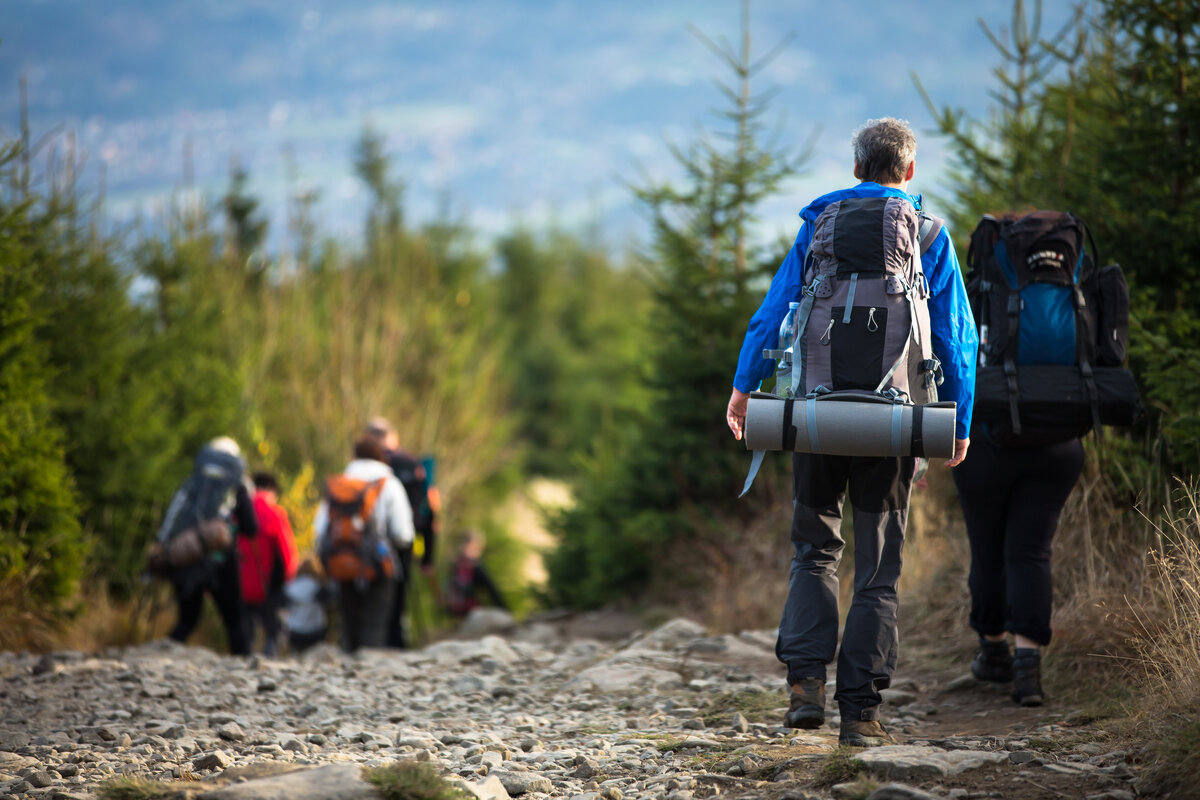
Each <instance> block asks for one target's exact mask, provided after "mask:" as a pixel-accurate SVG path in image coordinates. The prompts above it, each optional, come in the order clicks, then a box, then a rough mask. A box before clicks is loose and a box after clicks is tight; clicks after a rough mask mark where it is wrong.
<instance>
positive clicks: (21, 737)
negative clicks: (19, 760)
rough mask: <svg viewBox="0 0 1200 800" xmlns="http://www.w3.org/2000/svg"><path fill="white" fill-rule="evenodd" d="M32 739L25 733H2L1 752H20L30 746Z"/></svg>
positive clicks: (0, 735) (0, 734)
mask: <svg viewBox="0 0 1200 800" xmlns="http://www.w3.org/2000/svg"><path fill="white" fill-rule="evenodd" d="M29 741H30V737H29V734H28V733H25V732H23V731H0V750H20V749H21V748H22V747H28V746H29Z"/></svg>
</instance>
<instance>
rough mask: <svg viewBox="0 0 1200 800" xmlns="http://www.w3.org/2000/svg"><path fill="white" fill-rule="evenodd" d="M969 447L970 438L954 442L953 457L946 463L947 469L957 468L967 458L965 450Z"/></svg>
mask: <svg viewBox="0 0 1200 800" xmlns="http://www.w3.org/2000/svg"><path fill="white" fill-rule="evenodd" d="M970 446H971V438H970V437H969V436H968V437H967V438H966V439H955V440H954V455H953V456H952V457H951V458H950V459H949V460H947V461H946V466H947V467H957V466H958V465H959V464H961V463H962V462H963V459H964V458H966V457H967V448H968V447H970Z"/></svg>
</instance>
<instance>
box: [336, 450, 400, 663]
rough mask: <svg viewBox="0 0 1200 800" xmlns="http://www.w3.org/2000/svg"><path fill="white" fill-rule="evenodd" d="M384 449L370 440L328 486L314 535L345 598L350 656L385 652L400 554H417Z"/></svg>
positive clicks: (341, 606)
mask: <svg viewBox="0 0 1200 800" xmlns="http://www.w3.org/2000/svg"><path fill="white" fill-rule="evenodd" d="M383 459H384V450H383V445H382V443H381V442H380V441H379V440H378V439H377V438H375V437H367V436H364V437H362V438H360V439H359V440H358V441H357V442H355V444H354V460H353V461H351V462H350V463H349V464H347V465H346V470H345V472H343V473H342V474H340V475H333V476H331V477H330V478H329V479H328V480H327V481H326V482H325V497H324V499H323V500H322V501H321V504H320V506H318V508H317V514H316V518H315V519H314V521H313V529H314V531H315V533H316V549H317V553H318V554H319V555H320V557H321V562H322V565H323V566H324V569H325V573H326V575H327V576H328V577H329V579H330V580H331V581H333V582H334V585H335V588H336V590H337V597H338V599H337V605H338V611H339V613H340V616H341V624H342V649H343V650H345V651H346V652H348V653H352V652H354V651H355V650H357V649H359V648H360V647H383V646H384V645H385V644H386V642H387V623H388V615H389V613H390V611H391V604H392V597H393V595H394V593H395V592H396V591H397V590H398V587H397V581H402V580H403V575H402V574H401V573H400V571H399V570H398V569H397V562H398V557H397V553H398V552H400V551H402V550H405V549H407V548H410V547H412V541H413V520H412V509H411V508H410V507H409V504H408V497H407V496H405V493H404V489H403V488H402V487H401V486H400V481H398V480H397V479H396V476H395V475H394V474H393V473H392V469H391V467H389V466H388V465H387V464H385V463H384V461H383Z"/></svg>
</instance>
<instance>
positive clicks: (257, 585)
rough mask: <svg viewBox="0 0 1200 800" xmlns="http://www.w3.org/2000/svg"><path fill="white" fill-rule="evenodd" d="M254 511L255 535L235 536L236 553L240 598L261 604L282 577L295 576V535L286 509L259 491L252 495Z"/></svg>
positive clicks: (277, 589)
mask: <svg viewBox="0 0 1200 800" xmlns="http://www.w3.org/2000/svg"><path fill="white" fill-rule="evenodd" d="M254 514H255V516H256V517H257V518H258V536H256V537H255V538H253V539H248V538H246V537H245V536H239V537H237V538H238V557H239V560H240V561H241V569H242V599H243V600H245V601H246V602H247V603H249V604H251V605H261V604H262V603H265V602H266V601H267V595H268V593H269V592H271V591H275V592H278V591H281V590H282V589H283V583H284V581H288V580H291V579H292V578H294V577H295V575H296V568H297V566H298V564H297V561H298V558H297V553H296V537H295V535H294V534H293V533H292V523H291V522H290V521H289V520H288V516H287V512H286V511H284V510H283V509H282V508H280V507H279V506H277V505H275V504H274V503H271V502H270V501H268V500H267V498H266V496H265V495H264V494H262V493H261V492H259V493H257V494H255V495H254Z"/></svg>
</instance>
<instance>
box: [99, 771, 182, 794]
mask: <svg viewBox="0 0 1200 800" xmlns="http://www.w3.org/2000/svg"><path fill="white" fill-rule="evenodd" d="M172 791H173V790H172V788H171V786H170V785H169V784H166V783H163V782H162V781H152V780H150V779H149V778H138V777H135V776H130V775H126V776H122V777H120V778H113V779H112V780H111V781H105V782H104V783H102V784H101V785H100V790H99V792H100V797H101V798H102V800H161V798H164V797H166V796H167V795H169V794H171V792H172Z"/></svg>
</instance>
